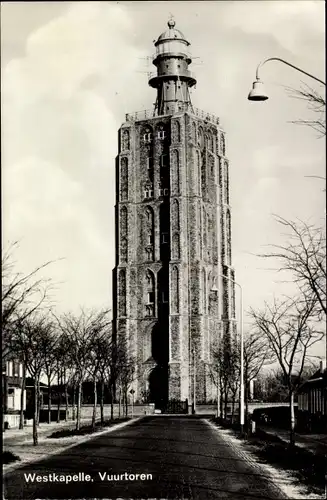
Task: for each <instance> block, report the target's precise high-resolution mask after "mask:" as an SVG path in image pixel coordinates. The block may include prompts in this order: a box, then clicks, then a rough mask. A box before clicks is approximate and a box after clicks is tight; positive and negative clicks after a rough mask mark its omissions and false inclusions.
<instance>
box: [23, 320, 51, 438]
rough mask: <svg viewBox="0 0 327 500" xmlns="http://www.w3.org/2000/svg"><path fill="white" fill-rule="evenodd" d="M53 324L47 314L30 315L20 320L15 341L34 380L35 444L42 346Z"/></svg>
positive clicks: (42, 355) (42, 359)
mask: <svg viewBox="0 0 327 500" xmlns="http://www.w3.org/2000/svg"><path fill="white" fill-rule="evenodd" d="M52 330H53V324H52V323H51V322H49V320H48V318H47V317H46V316H41V315H35V314H34V315H33V316H31V315H29V316H28V318H24V320H23V321H22V320H21V321H19V323H17V328H16V330H15V335H14V338H13V342H14V344H15V346H16V349H17V351H16V352H20V353H21V359H23V360H24V364H25V366H26V369H27V371H28V372H29V373H30V375H31V376H32V378H33V380H34V413H33V444H34V445H35V446H36V445H37V444H38V432H37V426H38V421H39V400H40V376H41V373H42V371H43V370H44V367H45V356H44V351H43V349H42V348H40V346H42V343H43V342H47V340H46V339H47V338H48V337H49V336H51V333H52Z"/></svg>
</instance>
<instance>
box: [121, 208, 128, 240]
mask: <svg viewBox="0 0 327 500" xmlns="http://www.w3.org/2000/svg"><path fill="white" fill-rule="evenodd" d="M120 232H121V234H122V236H127V208H126V207H122V208H121V209H120Z"/></svg>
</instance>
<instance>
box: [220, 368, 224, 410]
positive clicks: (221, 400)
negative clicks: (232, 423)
mask: <svg viewBox="0 0 327 500" xmlns="http://www.w3.org/2000/svg"><path fill="white" fill-rule="evenodd" d="M219 388H220V389H219V393H220V401H219V416H220V418H222V416H223V399H224V395H223V386H222V382H221V378H220V380H219Z"/></svg>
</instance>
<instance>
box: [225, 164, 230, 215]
mask: <svg viewBox="0 0 327 500" xmlns="http://www.w3.org/2000/svg"><path fill="white" fill-rule="evenodd" d="M224 189H225V203H227V204H228V205H229V173H228V161H225V168H224Z"/></svg>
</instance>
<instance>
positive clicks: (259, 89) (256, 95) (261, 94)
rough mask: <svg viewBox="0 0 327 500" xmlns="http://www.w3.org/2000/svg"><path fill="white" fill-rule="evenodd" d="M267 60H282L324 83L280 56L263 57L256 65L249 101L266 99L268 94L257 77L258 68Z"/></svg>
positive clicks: (323, 83)
mask: <svg viewBox="0 0 327 500" xmlns="http://www.w3.org/2000/svg"><path fill="white" fill-rule="evenodd" d="M268 61H279V62H282V63H283V64H286V65H287V66H290V67H291V68H293V69H296V70H297V71H299V72H300V73H303V74H304V75H306V76H309V77H310V78H313V79H314V80H316V81H317V82H319V83H321V84H322V85H326V83H325V82H323V81H322V80H320V79H319V78H317V77H315V76H313V75H311V74H310V73H307V71H304V70H303V69H301V68H298V67H297V66H294V64H291V63H289V62H287V61H284V59H281V58H280V57H269V58H268V59H265V60H264V61H261V63H260V64H259V65H258V67H257V71H256V75H255V78H256V80H255V82H253V84H252V90H250V93H249V95H248V99H249V101H266V100H267V99H268V95H267V94H266V93H265V90H264V87H263V82H262V81H261V80H260V77H259V70H260V68H261V67H262V66H263V65H264V64H266V62H268Z"/></svg>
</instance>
